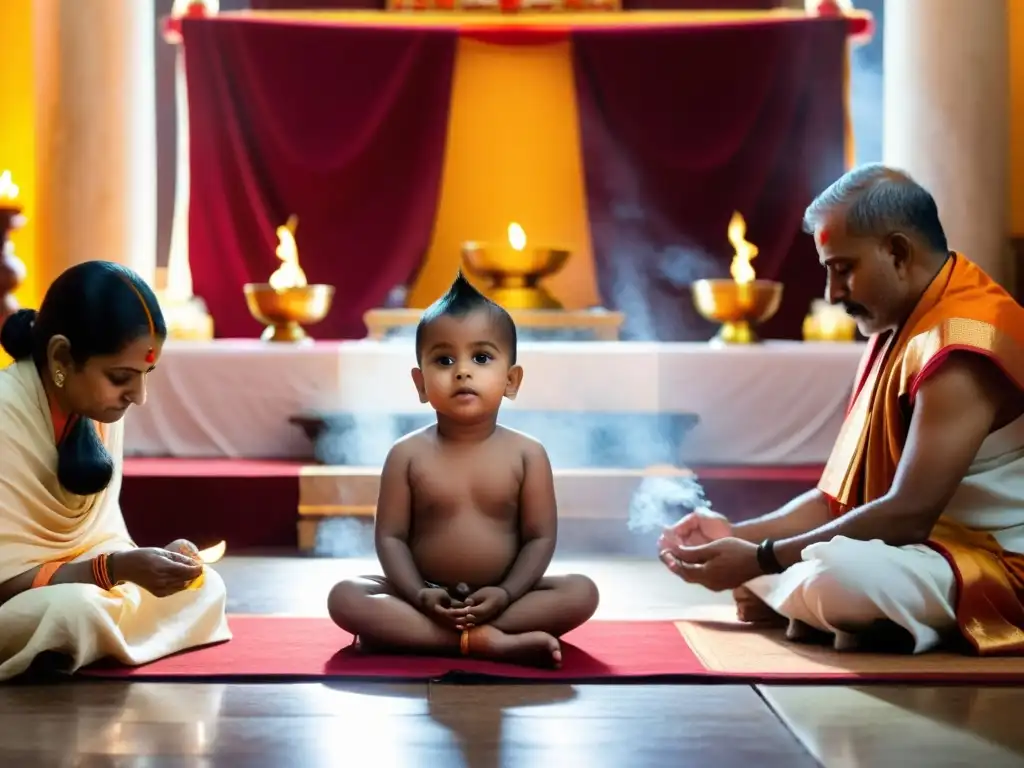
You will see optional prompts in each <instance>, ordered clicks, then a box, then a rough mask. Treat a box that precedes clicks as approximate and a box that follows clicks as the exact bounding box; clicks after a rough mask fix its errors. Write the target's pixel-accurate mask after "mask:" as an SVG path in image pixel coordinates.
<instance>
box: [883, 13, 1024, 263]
mask: <svg viewBox="0 0 1024 768" xmlns="http://www.w3.org/2000/svg"><path fill="white" fill-rule="evenodd" d="M1015 1H1017V2H1019V1H1020V0H1015ZM883 24H884V27H883V33H884V41H883V45H884V55H885V59H884V61H885V75H884V83H885V85H884V89H885V97H884V104H885V112H884V126H885V127H884V134H883V141H884V146H883V157H884V160H885V163H886V164H887V165H891V166H895V167H898V168H901V169H903V170H905V171H907V172H908V173H910V174H911V175H912V176H913V177H914V178H915V179H916V180H917V181H918V182H920V183H921V184H922V185H923V186H925V187H926V188H927V189H928V190H929V191H930V192H931V193H932V194H933V195H934V196H935V200H936V202H937V203H938V206H939V215H940V216H941V217H942V222H943V224H944V225H945V228H946V235H947V237H948V238H949V245H950V248H951V249H953V250H957V251H961V252H963V254H964V255H965V256H967V257H968V258H969V259H971V260H973V261H974V262H975V263H977V264H978V265H979V266H980V267H981V268H982V269H984V270H985V271H986V272H988V273H989V275H991V276H992V277H993V278H994V279H995V280H998V281H1000V282H1002V281H1003V280H1004V279H1005V278H1006V277H1007V274H1008V273H1007V264H1008V259H1007V249H1008V240H1007V238H1008V235H1009V208H1008V199H1007V196H1008V190H1009V187H1008V184H1009V177H1008V164H1009V47H1008V46H1009V43H1008V35H1007V5H1006V0H886V3H885V17H884V22H883Z"/></svg>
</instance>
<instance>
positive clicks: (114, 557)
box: [107, 552, 124, 584]
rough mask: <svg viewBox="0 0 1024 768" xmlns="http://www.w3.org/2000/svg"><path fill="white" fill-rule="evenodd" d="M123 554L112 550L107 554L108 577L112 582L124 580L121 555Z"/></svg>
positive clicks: (116, 582)
mask: <svg viewBox="0 0 1024 768" xmlns="http://www.w3.org/2000/svg"><path fill="white" fill-rule="evenodd" d="M123 554H124V553H123V552H111V553H110V554H109V555H107V577H108V578H109V579H110V583H111V584H120V583H121V582H122V581H124V578H122V576H121V571H120V566H121V555H123Z"/></svg>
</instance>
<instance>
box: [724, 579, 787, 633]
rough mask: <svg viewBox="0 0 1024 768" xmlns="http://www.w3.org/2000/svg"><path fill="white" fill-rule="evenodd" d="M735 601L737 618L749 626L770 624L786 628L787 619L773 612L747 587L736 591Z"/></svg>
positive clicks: (734, 594)
mask: <svg viewBox="0 0 1024 768" xmlns="http://www.w3.org/2000/svg"><path fill="white" fill-rule="evenodd" d="M732 597H733V600H735V601H736V618H738V619H739V620H740V621H742V622H746V623H748V624H768V625H771V626H779V627H784V626H786V619H785V618H784V617H783V616H781V615H780V614H778V613H776V612H775V611H773V610H772V609H771V608H769V607H768V606H767V604H765V602H764V601H763V600H761V598H759V597H758V596H757V595H755V594H754V593H753V592H751V591H750V590H749V589H747V588H746V587H740V588H739V589H734V590H733V592H732Z"/></svg>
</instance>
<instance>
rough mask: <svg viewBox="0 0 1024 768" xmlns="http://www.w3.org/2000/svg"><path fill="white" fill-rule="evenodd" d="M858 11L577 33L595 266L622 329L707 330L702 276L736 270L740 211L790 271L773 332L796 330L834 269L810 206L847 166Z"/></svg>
mask: <svg viewBox="0 0 1024 768" xmlns="http://www.w3.org/2000/svg"><path fill="white" fill-rule="evenodd" d="M847 32H848V26H847V23H846V22H845V21H843V20H841V19H834V20H826V19H822V20H815V21H801V22H793V23H790V22H758V23H728V24H720V25H713V26H702V27H681V28H676V29H671V30H658V29H647V30H635V29H634V30H627V31H620V30H582V31H577V32H574V33H573V42H574V57H575V73H576V88H577V99H578V104H579V120H580V132H581V142H582V154H583V166H584V173H585V176H586V191H587V203H588V208H589V216H590V227H591V235H592V239H593V248H594V261H595V270H596V272H597V278H598V285H599V289H600V291H601V294H602V296H603V298H604V300H605V303H606V305H608V306H611V307H615V308H618V309H621V310H623V311H625V312H626V313H627V318H628V319H627V321H626V325H625V328H624V337H625V338H632V339H659V340H703V339H707V338H710V336H711V335H713V333H714V332H715V330H716V327H715V326H713V325H712V324H710V323H708V322H707V321H705V320H703V319H702V318H700V316H699V315H698V314H697V313H696V311H695V310H694V309H693V304H692V300H691V298H690V288H689V286H690V284H691V283H692V282H693V280H695V279H698V278H702V277H727V276H728V274H729V273H728V267H729V263H730V260H731V258H732V254H733V249H732V246H730V244H729V242H728V240H727V237H726V232H727V228H728V225H729V220H730V218H731V216H732V214H733V211H734V210H738V211H739V212H740V213H741V214H742V215H743V216H744V218H745V219H746V221H747V226H748V229H747V239H748V240H749V241H751V242H753V243H755V244H756V245H757V246H758V247H759V249H760V253H759V255H758V256H757V257H756V258H755V260H754V261H753V262H752V263H753V266H754V267H755V269H756V271H757V274H758V276H759V277H764V278H768V279H775V280H781V281H782V282H783V283H784V284H785V288H784V294H783V299H782V307H781V309H780V310H779V312H778V314H777V315H776V317H775V319H774V320H773V321H771V322H769V323H768V324H766V326H765V327H764V329H763V331H764V335H765V336H768V337H777V338H778V337H783V338H799V336H800V327H801V322H802V319H803V317H804V315H805V314H806V313H807V311H808V308H809V305H810V301H811V299H812V298H815V297H817V296H821V295H822V293H823V290H824V272H823V270H822V269H821V268H820V267H819V266H818V264H817V255H816V252H815V249H814V244H813V242H812V240H811V238H810V237H808V236H806V235H803V234H802V233H801V219H802V216H803V212H804V209H805V207H806V206H807V204H808V203H809V202H810V201H811V199H812V198H813V197H814V195H815V194H816V193H818V192H819V191H821V190H822V189H824V188H825V187H826V186H828V184H830V183H831V182H832V181H834V180H835V179H836V178H838V177H839V176H840V175H842V173H843V172H844V170H845V164H844V163H845V161H844V127H843V116H844V99H843V57H844V55H845V52H846V35H847Z"/></svg>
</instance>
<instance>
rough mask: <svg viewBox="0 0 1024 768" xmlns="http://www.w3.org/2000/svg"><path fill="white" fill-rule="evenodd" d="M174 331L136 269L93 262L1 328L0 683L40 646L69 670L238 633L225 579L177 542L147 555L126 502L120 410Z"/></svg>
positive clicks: (136, 393)
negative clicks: (129, 523) (5, 360)
mask: <svg viewBox="0 0 1024 768" xmlns="http://www.w3.org/2000/svg"><path fill="white" fill-rule="evenodd" d="M166 335H167V330H166V327H165V325H164V320H163V316H162V314H161V312H160V307H159V305H158V304H157V300H156V297H155V296H154V295H153V292H152V291H151V290H150V289H149V287H148V286H147V285H146V284H145V283H144V282H143V281H142V280H141V279H140V278H139V277H138V276H137V275H136V274H134V273H133V272H131V271H130V270H127V269H125V268H124V267H121V266H118V265H116V264H111V263H108V262H101V261H91V262H86V263H84V264H79V265H78V266H75V267H72V268H71V269H69V270H68V271H66V272H65V273H64V274H62V275H61V276H60V277H58V278H57V280H56V281H54V283H53V285H52V286H51V287H50V290H49V291H48V292H47V294H46V297H45V299H44V300H43V305H42V308H41V309H40V310H39V312H38V313H36V312H35V311H33V310H21V311H20V312H18V313H16V314H14V315H12V316H11V317H9V318H8V319H7V320H6V322H4V324H3V326H2V327H0V344H2V345H3V348H4V350H5V351H6V352H7V353H8V354H9V355H10V356H11V357H12V358H14V360H15V362H14V363H13V364H12V365H10V366H8V367H7V368H5V369H3V370H0V680H6V679H9V678H11V677H14V676H15V675H18V674H21V673H22V672H24V671H25V670H26V669H28V668H29V667H30V666H31V664H32V662H33V660H34V659H35V658H36V657H37V656H39V655H40V654H44V653H46V654H47V655H48V656H49V655H52V654H58V655H60V656H66V657H69V658H68V667H67V671H74V670H76V669H78V668H79V667H82V666H84V665H87V664H90V663H91V662H94V661H96V660H98V659H101V658H111V659H115V660H116V661H118V662H121V663H123V664H130V665H136V664H145V663H147V662H150V661H154V660H156V659H158V658H160V657H162V656H166V655H168V654H171V653H175V652H177V651H181V650H184V649H187V648H192V647H195V646H199V645H205V644H208V643H213V642H217V641H221V640H228V639H230V637H231V633H230V631H229V629H228V625H227V620H226V617H225V602H226V596H225V591H224V583H223V581H221V579H220V577H219V576H218V575H217V574H216V573H215V572H214V571H212V570H210V569H204V566H203V565H202V564H201V563H199V562H198V560H197V559H195V554H196V551H195V548H194V546H192V545H190V544H189V543H188V542H184V541H179V542H176V543H173V544H171V545H168V548H167V549H140V548H137V547H136V546H135V544H134V543H133V542H132V540H131V538H130V537H129V535H128V531H127V530H126V528H125V523H124V519H123V517H122V516H121V509H120V506H119V503H118V496H119V494H120V491H121V476H122V475H121V473H122V458H123V452H124V421H123V418H124V415H125V412H126V411H127V410H128V408H129V407H130V406H132V405H141V404H142V403H143V402H144V401H145V399H146V376H147V375H148V374H149V372H150V371H152V370H153V367H154V366H155V365H156V362H157V359H158V358H159V356H160V351H161V348H162V345H163V341H164V339H165V337H166Z"/></svg>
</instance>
